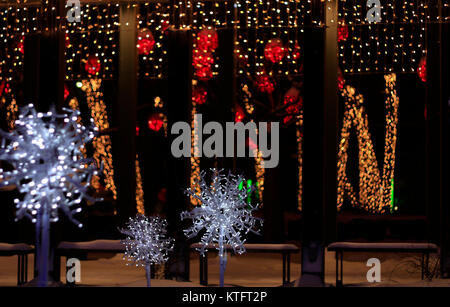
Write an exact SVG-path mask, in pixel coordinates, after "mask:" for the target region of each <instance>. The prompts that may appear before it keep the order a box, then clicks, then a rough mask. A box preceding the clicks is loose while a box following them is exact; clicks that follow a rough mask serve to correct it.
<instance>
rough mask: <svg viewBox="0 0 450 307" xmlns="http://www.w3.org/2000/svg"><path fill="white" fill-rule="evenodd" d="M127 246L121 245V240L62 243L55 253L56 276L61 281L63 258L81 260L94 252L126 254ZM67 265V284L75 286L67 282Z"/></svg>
mask: <svg viewBox="0 0 450 307" xmlns="http://www.w3.org/2000/svg"><path fill="white" fill-rule="evenodd" d="M125 250H126V249H125V246H124V245H123V244H122V243H120V240H94V241H86V242H67V241H62V242H60V243H59V244H58V247H57V248H56V253H55V269H56V270H57V273H56V274H55V275H56V277H57V278H58V281H60V278H61V277H60V274H61V273H60V267H61V257H62V256H65V257H66V258H67V259H69V258H81V257H82V256H84V255H86V254H87V253H90V252H91V253H92V252H104V253H116V254H119V253H125ZM67 271H68V268H67V265H66V283H67V284H72V285H73V284H74V283H70V282H68V281H67Z"/></svg>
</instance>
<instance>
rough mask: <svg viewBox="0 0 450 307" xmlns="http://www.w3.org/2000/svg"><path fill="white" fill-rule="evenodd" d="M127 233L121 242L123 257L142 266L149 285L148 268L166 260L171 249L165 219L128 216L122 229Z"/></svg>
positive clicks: (139, 215)
mask: <svg viewBox="0 0 450 307" xmlns="http://www.w3.org/2000/svg"><path fill="white" fill-rule="evenodd" d="M119 230H120V232H121V233H123V234H125V235H127V238H126V239H125V240H122V241H121V242H122V244H124V245H125V248H126V251H125V257H124V258H127V259H128V261H130V263H127V264H135V265H136V266H139V265H141V266H144V267H145V269H146V274H147V286H150V268H151V265H152V264H161V263H164V262H166V261H167V260H168V254H169V252H170V251H171V250H172V249H173V239H171V238H168V237H167V221H166V220H165V219H162V218H160V217H157V216H152V217H146V216H144V215H141V214H138V215H137V216H136V217H135V218H130V220H129V222H128V224H127V225H126V227H125V228H124V229H119Z"/></svg>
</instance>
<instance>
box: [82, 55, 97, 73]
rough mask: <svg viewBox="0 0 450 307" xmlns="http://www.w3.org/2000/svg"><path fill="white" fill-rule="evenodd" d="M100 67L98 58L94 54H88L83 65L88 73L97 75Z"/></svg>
mask: <svg viewBox="0 0 450 307" xmlns="http://www.w3.org/2000/svg"><path fill="white" fill-rule="evenodd" d="M100 67H101V63H100V60H99V58H98V57H96V56H95V55H91V56H89V57H88V59H87V60H86V64H85V65H84V69H85V70H86V71H87V73H88V74H90V75H97V74H98V73H99V72H100Z"/></svg>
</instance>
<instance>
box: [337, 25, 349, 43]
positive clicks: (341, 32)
mask: <svg viewBox="0 0 450 307" xmlns="http://www.w3.org/2000/svg"><path fill="white" fill-rule="evenodd" d="M347 38H348V26H347V25H339V26H338V42H345V41H346V40H347Z"/></svg>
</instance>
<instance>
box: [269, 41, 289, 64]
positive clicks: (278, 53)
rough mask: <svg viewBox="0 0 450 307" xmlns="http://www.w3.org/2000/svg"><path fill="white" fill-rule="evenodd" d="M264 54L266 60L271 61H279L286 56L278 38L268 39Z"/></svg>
mask: <svg viewBox="0 0 450 307" xmlns="http://www.w3.org/2000/svg"><path fill="white" fill-rule="evenodd" d="M264 56H265V58H266V60H268V61H270V62H272V63H279V62H281V60H283V58H284V57H285V56H286V48H285V47H284V46H283V42H282V41H281V40H280V39H279V38H276V39H272V40H270V41H269V42H268V43H267V45H266V47H265V48H264Z"/></svg>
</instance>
